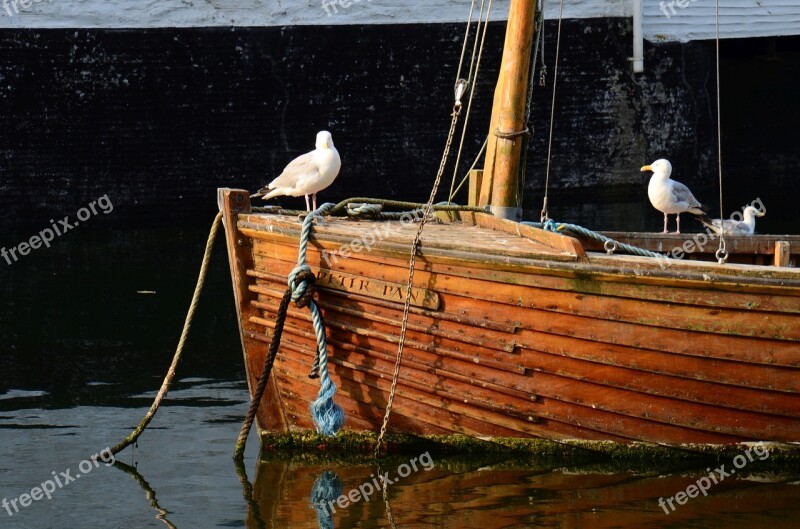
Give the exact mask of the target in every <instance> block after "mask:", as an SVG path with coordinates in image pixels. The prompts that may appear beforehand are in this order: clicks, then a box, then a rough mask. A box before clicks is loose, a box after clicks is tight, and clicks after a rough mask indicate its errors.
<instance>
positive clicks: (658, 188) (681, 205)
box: [641, 159, 706, 233]
mask: <svg viewBox="0 0 800 529" xmlns="http://www.w3.org/2000/svg"><path fill="white" fill-rule="evenodd" d="M641 170H642V171H653V176H651V177H650V184H649V185H648V186H647V196H648V197H650V203H651V204H653V207H654V208H656V209H657V210H658V211H661V212H662V213H664V233H667V215H669V214H672V213H675V214H676V215H677V220H676V222H677V227H676V230H675V233H680V232H681V213H692V214H694V215H705V213H703V209H706V207H705V206H704V205H702V204H701V203H700V201H699V200H697V199H696V198H694V195H693V194H692V192H691V191H689V188H688V187H686V186H685V185H683V184H681V183H680V182H676V181H675V180H671V179H670V177H669V175H670V174H672V164H670V163H669V162H668V161H667V160H664V159H661V160H656V161H655V162H653V163H651V164H650V165H645V166H644V167H642V169H641Z"/></svg>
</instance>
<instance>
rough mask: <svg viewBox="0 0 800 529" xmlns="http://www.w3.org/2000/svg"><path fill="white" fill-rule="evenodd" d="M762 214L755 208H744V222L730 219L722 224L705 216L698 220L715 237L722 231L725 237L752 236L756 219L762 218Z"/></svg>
mask: <svg viewBox="0 0 800 529" xmlns="http://www.w3.org/2000/svg"><path fill="white" fill-rule="evenodd" d="M764 214H765V213H764V212H763V211H761V210H760V209H758V208H756V207H753V206H747V207H746V208H744V220H736V219H733V218H730V219H725V222H723V221H722V219H710V218H708V217H705V216H704V217H700V219H699V220H700V222H702V223H703V224H704V225H706V226H708V228H709V229H710V230H711V231H713V232H714V233H716V234H717V235H719V234H720V232H722V231H724V232H725V234H727V235H752V234H753V233H754V232H755V231H756V217H763V216H764Z"/></svg>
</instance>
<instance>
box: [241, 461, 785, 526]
mask: <svg viewBox="0 0 800 529" xmlns="http://www.w3.org/2000/svg"><path fill="white" fill-rule="evenodd" d="M314 459H315V458H313V457H311V458H309V457H308V456H306V457H303V458H300V459H291V458H288V459H287V458H286V457H281V456H275V455H273V454H266V455H262V459H261V460H260V461H259V463H258V466H257V470H256V478H255V483H254V485H253V488H252V490H251V491H250V492H249V493H248V494H246V498H245V499H247V500H248V503H249V504H250V509H249V514H248V519H247V527H251V528H256V527H258V528H261V527H267V528H279V527H280V528H284V527H291V528H309V529H318V528H323V529H330V528H333V527H341V528H350V527H401V528H408V527H436V528H453V529H463V528H475V529H500V528H511V527H563V528H572V527H580V528H592V529H605V528H609V529H610V528H613V527H624V528H628V527H630V528H632V527H668V526H671V527H687V526H692V527H702V528H712V527H713V528H717V527H743V528H744V527H748V528H749V527H760V526H765V525H766V524H767V523H768V524H769V527H770V528H772V529H780V528H784V527H785V528H787V529H788V528H790V527H791V528H794V527H796V526H797V523H796V520H797V517H798V516H800V507H798V506H797V499H798V498H800V485H799V484H798V483H800V482H798V481H797V479H798V478H797V477H796V476H792V475H782V474H779V473H773V472H770V473H758V474H747V475H742V476H736V477H735V478H733V477H732V478H730V479H729V480H725V481H724V482H721V483H719V484H718V485H716V486H715V487H714V488H713V490H711V491H709V493H708V496H707V497H703V496H702V495H701V496H699V497H697V498H695V499H689V500H688V501H687V502H686V503H685V504H683V505H676V507H677V508H676V509H675V510H674V511H672V512H670V513H669V514H665V512H664V510H662V508H661V507H660V506H659V502H658V500H659V498H662V497H664V498H667V497H673V496H674V495H675V494H676V493H677V492H679V491H683V490H685V489H686V488H687V486H688V485H689V484H691V483H694V482H695V481H696V480H697V478H698V477H701V476H703V475H705V472H704V469H694V470H674V469H673V470H664V469H658V468H652V469H635V470H632V469H629V468H627V467H626V466H619V465H611V466H609V465H605V466H600V465H589V466H578V467H571V466H555V465H552V464H550V465H541V464H537V463H535V462H531V461H519V460H506V461H487V460H486V459H484V458H480V457H478V458H475V457H474V456H473V457H472V458H469V457H463V456H462V457H455V458H454V457H446V458H441V459H437V460H436V465H435V467H434V468H432V469H431V470H430V471H427V472H416V473H412V474H411V475H409V476H408V477H407V478H403V479H400V480H399V481H397V482H396V483H394V484H392V485H391V486H389V487H388V489H387V491H386V494H385V496H382V495H381V493H376V494H374V495H372V496H371V497H369V498H366V499H364V498H360V499H359V500H358V501H353V502H350V503H349V505H346V507H344V508H341V507H340V506H339V505H338V504H337V503H336V499H337V498H345V497H347V496H353V497H357V496H358V495H354V491H357V490H358V488H359V486H360V485H362V484H364V483H369V482H371V481H372V480H373V479H374V475H375V473H376V467H375V466H374V465H373V464H372V463H371V462H370V461H369V460H361V461H353V460H352V459H351V460H350V461H338V462H332V461H324V460H319V458H316V459H317V460H316V461H315V460H314ZM403 461H404V460H403V459H397V458H394V459H392V460H389V461H386V462H385V463H384V468H386V469H389V468H396V467H397V465H400V464H402V463H403ZM384 499H385V500H386V502H384V501H382V500H384ZM321 502H325V504H328V505H331V504H332V508H329V509H326V508H323V503H321ZM261 516H263V518H262V517H261Z"/></svg>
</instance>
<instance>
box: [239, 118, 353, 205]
mask: <svg viewBox="0 0 800 529" xmlns="http://www.w3.org/2000/svg"><path fill="white" fill-rule="evenodd" d="M341 167H342V159H341V158H340V157H339V151H337V150H336V147H334V146H333V137H332V136H331V133H330V132H328V131H327V130H322V131H320V132H318V133H317V144H316V149H314V150H313V151H311V152H307V153H306V154H303V155H302V156H298V157H297V158H295V159H294V160H292V161H291V162H289V165H287V166H286V168H285V169H284V170H283V172H282V173H281V174H280V176H278V177H277V178H276V179H275V180H273V181H272V182H270V183H269V185H267V186H266V187H264V188H262V189H260V190H259V191H258V193H256V194H254V195H252V198H255V197H261V196H263V197H264V200H269V199H270V198H273V197H278V196H289V197H299V196H301V195H305V197H306V210H307V211H311V206H310V205H309V203H308V197H309V195H311V197H312V200H313V203H314V209H315V210H316V209H317V193H319V192H320V191H322V190H323V189H325V188H326V187H328V186H329V185H331V184H332V183H333V181H334V180H335V179H336V176H337V175H338V174H339V169H341Z"/></svg>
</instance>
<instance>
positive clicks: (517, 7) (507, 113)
mask: <svg viewBox="0 0 800 529" xmlns="http://www.w3.org/2000/svg"><path fill="white" fill-rule="evenodd" d="M535 19H536V0H511V6H510V8H509V13H508V27H507V29H506V39H505V46H504V49H503V62H502V65H501V67H500V78H499V80H498V81H497V88H496V89H495V95H494V104H493V107H492V120H491V125H490V129H489V143H488V145H487V150H486V164H485V167H484V174H483V181H482V183H481V191H480V197H479V205H481V206H485V205H487V204H488V205H491V206H492V212H493V213H494V214H495V215H497V216H500V217H503V218H511V219H514V220H519V219H520V218H521V216H522V204H521V203H518V202H517V188H518V180H519V177H520V174H519V173H520V168H521V160H520V155H521V153H522V146H523V145H524V143H525V141H524V140H525V139H524V137H523V135H524V131H525V127H526V123H525V103H526V97H527V88H528V76H529V74H530V62H531V60H530V59H531V47H532V44H533V37H534V35H533V33H534V29H535Z"/></svg>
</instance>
